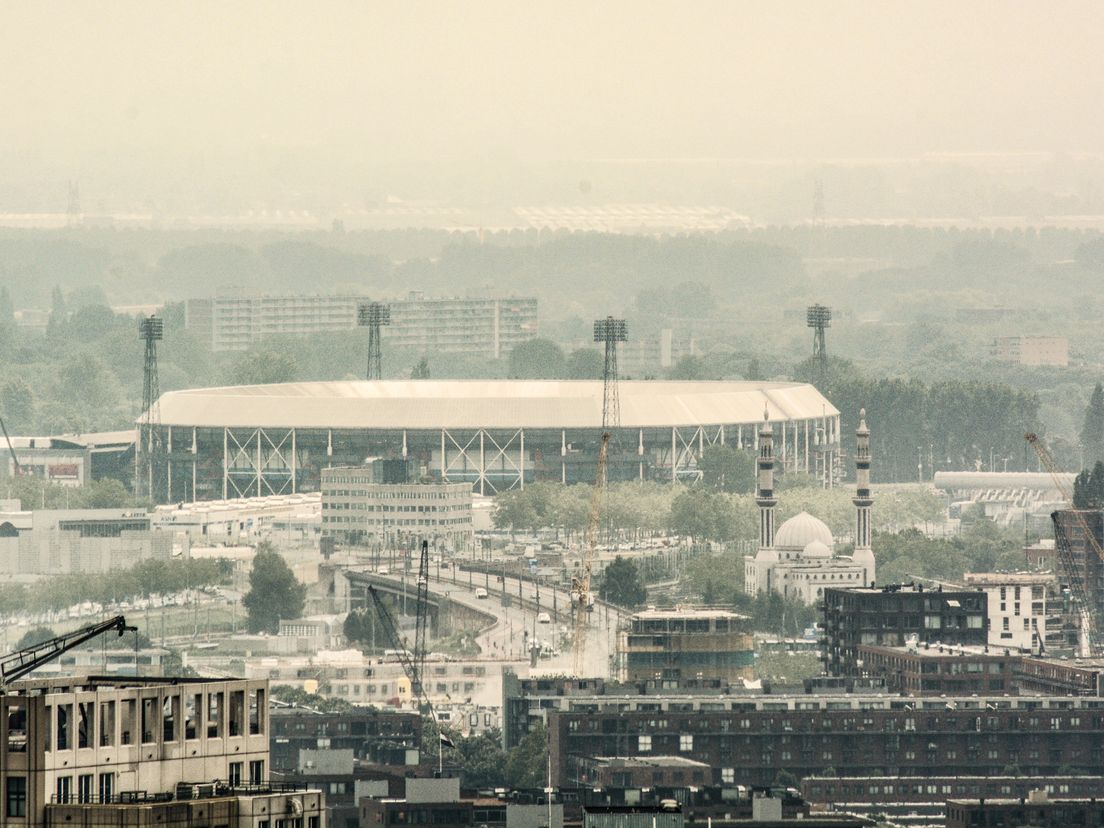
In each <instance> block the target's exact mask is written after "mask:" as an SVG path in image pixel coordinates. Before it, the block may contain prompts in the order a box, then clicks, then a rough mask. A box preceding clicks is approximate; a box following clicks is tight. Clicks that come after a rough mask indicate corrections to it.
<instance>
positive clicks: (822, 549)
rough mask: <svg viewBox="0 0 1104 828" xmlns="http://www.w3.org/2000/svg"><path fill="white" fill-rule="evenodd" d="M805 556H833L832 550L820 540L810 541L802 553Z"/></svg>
mask: <svg viewBox="0 0 1104 828" xmlns="http://www.w3.org/2000/svg"><path fill="white" fill-rule="evenodd" d="M814 520H815V518H814ZM801 556H802V557H803V558H822V559H824V558H830V557H832V550H831V549H829V548H828V547H827V546H825V545H824V544H823V543H821V542H820V541H818V540H815V541H810V542H809V543H807V544H806V545H805V549H804V551H803V552H802V553H801Z"/></svg>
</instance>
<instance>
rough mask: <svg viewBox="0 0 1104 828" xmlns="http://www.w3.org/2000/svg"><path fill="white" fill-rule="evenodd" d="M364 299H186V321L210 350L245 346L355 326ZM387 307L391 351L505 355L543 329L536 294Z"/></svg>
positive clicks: (416, 298)
mask: <svg viewBox="0 0 1104 828" xmlns="http://www.w3.org/2000/svg"><path fill="white" fill-rule="evenodd" d="M365 301H367V298H366V297H363V296H357V295H352V294H338V295H328V296H327V295H321V296H320V295H298V296H292V295H286V296H217V297H214V298H211V299H189V300H188V302H187V304H186V306H185V326H186V327H187V328H188V329H189V330H191V331H193V332H194V333H195V335H196V336H197V337H198V338H199V339H201V340H202V341H203V342H204V343H206V344H207V345H208V346H209V347H210V348H211V350H212V351H244V350H247V349H248V348H249V347H250V346H251V345H253V344H254V343H256V342H260V341H262V340H264V339H265V338H267V337H272V336H307V335H310V334H317V333H326V332H328V331H347V330H352V329H353V328H355V327H356V326H357V307H358V305H359V304H360V303H362V302H365ZM387 304H388V306H389V307H390V309H391V322H390V324H389V325H387V326H385V327H384V328H383V329H382V332H381V333H382V340H383V343H384V344H385V345H386V346H388V347H392V348H403V349H409V350H414V351H422V352H433V353H450V354H467V355H471V356H481V357H486V358H489V359H501V358H503V357H505V356H508V355H509V353H510V351H512V350H513V349H514V347H515V346H516V345H518V344H520V343H522V342H525V341H527V340H529V339H533V338H534V337H535V336H536V335H537V331H538V320H537V300H536V299H535V298H526V297H517V298H514V297H473V298H426V296H425V294H423V293H421V292H416V291H415V292H411V293H409V294H408V295H407V296H406V298H405V299H397V300H393V301H390V302H387Z"/></svg>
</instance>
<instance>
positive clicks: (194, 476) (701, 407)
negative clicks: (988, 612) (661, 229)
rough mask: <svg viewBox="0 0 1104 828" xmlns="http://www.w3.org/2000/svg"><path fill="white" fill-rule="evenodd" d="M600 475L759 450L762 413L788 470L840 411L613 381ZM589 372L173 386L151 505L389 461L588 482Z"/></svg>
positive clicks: (512, 479)
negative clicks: (720, 452) (551, 377)
mask: <svg viewBox="0 0 1104 828" xmlns="http://www.w3.org/2000/svg"><path fill="white" fill-rule="evenodd" d="M619 397H620V427H619V428H617V429H615V430H614V434H613V440H612V443H611V452H610V460H609V465H608V469H609V477H610V479H611V480H616V479H656V480H669V481H674V480H680V479H696V478H697V477H698V476H700V471H699V469H698V467H697V458H698V457H699V456H700V455H701V453H702V452H703V451H704V450H705V449H706V448H707V447H709V446H712V445H719V444H724V445H729V446H741V447H747V448H758V445H759V437H758V432H757V426H758V425H759V424H761V423H762V418H763V414H764V410H765V411H766V415H767V417H768V418H769V420H770V421H771V423H773V424H774V426H775V433H774V437H773V439H774V441H775V451H776V454H777V455H778V458H779V462H781V463H783V464H784V465H785V467H786V468H788V469H797V470H802V471H809V470H810V469H815V468H817V463H818V462H821V460H822V458H821V459H818V458H819V457H820V455H822V454H824V453H825V452H827V453H829V454H833V453H836V452H838V446H839V438H838V434H839V412H838V411H837V410H836V409H835V408H834V407H833V406H832V404H831V403H830V402H828V400H827V399H826V398H825V397H824V396H823V395H822V394H821V393H820V392H819V391H817V390H816V388H814V387H813V386H811V385H808V384H803V383H790V382H621V383H620V384H619ZM602 406H603V385H602V383H601V382H600V381H536V380H534V381H520V380H469V381H463V380H449V381H444V380H411V381H381V382H366V381H349V382H307V383H281V384H276V385H252V386H231V387H224V388H198V389H191V390H186V391H172V392H169V393H166V394H164V395H162V397H161V403H160V413H161V426H160V427H161V428H162V429H163V430H164V432H165V433H164V434H163V435H162V436H163V439H162V440H161V441H160V445H161V446H164V449H165V450H164V452H163V453H162V455H161V457H160V462H161V464H162V467H163V473H162V474H161V475H160V477H159V479H161V480H164V481H165V488H164V489H163V490H159V491H158V493H157V497H158V498H159V499H161V500H165V501H169V502H175V501H181V500H185V501H190V500H201V499H215V498H220V499H226V498H231V497H248V496H260V495H269V494H285V493H296V492H301V491H316V490H318V489H319V486H320V478H321V470H322V469H323V468H329V467H333V466H356V465H360V464H361V463H362V462H363V461H364V459H365V458H367V457H380V458H384V459H387V460H391V459H399V460H404V461H407V462H408V463H410V464H412V466H413V470H414V473H415V474H416V475H417V476H418V477H419V478H421V477H427V478H429V479H432V480H433V481H434V482H438V483H442V482H444V483H455V482H465V483H468V484H470V485H472V486H473V488H474V489H475V491H477V492H478V493H479V494H494V493H496V492H499V491H503V490H506V489H510V488H514V487H521V486H524V485H525V484H526V483H529V482H534V481H537V480H551V481H560V482H568V483H570V482H577V481H590V482H592V481H593V479H594V468H595V464H596V462H597V452H598V445H599V443H600V441H601V433H602V432H601V427H602Z"/></svg>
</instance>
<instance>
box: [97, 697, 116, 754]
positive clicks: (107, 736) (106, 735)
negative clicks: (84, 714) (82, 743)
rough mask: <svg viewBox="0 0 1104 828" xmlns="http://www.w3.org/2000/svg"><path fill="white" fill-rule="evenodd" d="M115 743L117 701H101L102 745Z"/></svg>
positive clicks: (106, 745) (107, 745)
mask: <svg viewBox="0 0 1104 828" xmlns="http://www.w3.org/2000/svg"><path fill="white" fill-rule="evenodd" d="M113 744H115V702H113V701H106V702H101V703H100V747H110V746H111V745H113Z"/></svg>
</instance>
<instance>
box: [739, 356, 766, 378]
mask: <svg viewBox="0 0 1104 828" xmlns="http://www.w3.org/2000/svg"><path fill="white" fill-rule="evenodd" d="M744 379H746V380H748V381H749V382H759V381H761V380H763V379H765V377H764V376H763V369H762V367H761V366H760V365H759V360H758V359H757V358H755V357H752V358H751V359H749V360H748V364H747V371H746V372H745V376H744Z"/></svg>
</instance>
